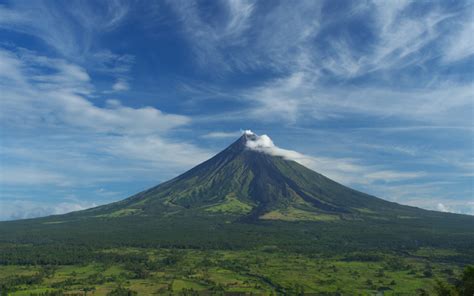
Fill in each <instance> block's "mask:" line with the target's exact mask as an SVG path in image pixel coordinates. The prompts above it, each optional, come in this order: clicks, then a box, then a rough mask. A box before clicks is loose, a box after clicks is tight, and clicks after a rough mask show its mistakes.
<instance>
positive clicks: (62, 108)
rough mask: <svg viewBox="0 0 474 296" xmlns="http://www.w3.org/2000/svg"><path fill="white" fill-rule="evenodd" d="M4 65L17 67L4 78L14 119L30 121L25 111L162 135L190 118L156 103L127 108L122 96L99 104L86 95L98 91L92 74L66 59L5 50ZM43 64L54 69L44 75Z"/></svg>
mask: <svg viewBox="0 0 474 296" xmlns="http://www.w3.org/2000/svg"><path fill="white" fill-rule="evenodd" d="M0 65H4V67H5V68H12V67H13V68H14V71H12V72H9V73H5V74H4V78H6V79H5V80H3V81H0V85H2V88H3V93H2V101H1V102H0V104H1V106H2V110H1V111H0V116H1V117H2V118H3V119H4V120H5V121H7V122H10V123H12V122H15V121H16V122H18V121H21V122H25V120H24V118H21V117H22V116H23V115H22V114H25V115H27V116H29V117H30V118H32V117H33V116H34V118H32V120H36V121H38V120H44V119H45V118H46V119H47V120H48V121H49V122H51V123H54V124H68V125H70V126H72V127H77V128H88V129H90V130H91V131H95V132H114V133H119V134H127V133H138V134H147V133H162V132H164V131H166V130H169V129H172V128H175V127H178V126H181V125H184V124H187V123H189V121H190V119H189V118H188V117H186V116H182V115H175V114H166V113H163V112H162V111H160V110H158V109H156V108H154V107H142V108H131V107H127V106H123V105H122V104H121V103H120V102H119V101H116V100H108V101H107V105H106V106H105V107H98V106H96V105H94V104H93V103H92V102H91V101H89V100H88V99H87V98H86V97H85V95H91V94H92V92H93V87H92V85H91V83H90V77H89V75H88V74H87V72H86V71H85V70H84V69H83V68H81V67H79V66H77V65H74V64H70V63H68V62H66V61H64V60H59V59H50V58H47V57H44V56H35V55H34V54H33V53H30V52H26V53H24V54H20V56H18V57H17V56H16V55H15V54H14V53H12V52H9V51H6V50H0ZM39 67H42V68H44V67H47V68H48V69H49V70H50V71H51V73H49V74H42V73H40V71H39V70H38V69H39ZM12 81H14V83H12ZM19 116H20V117H19ZM35 124H37V122H36V123H35Z"/></svg>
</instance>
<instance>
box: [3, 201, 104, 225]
mask: <svg viewBox="0 0 474 296" xmlns="http://www.w3.org/2000/svg"><path fill="white" fill-rule="evenodd" d="M96 206H97V204H95V203H86V202H79V203H78V202H59V203H56V204H54V203H46V202H44V203H41V202H35V201H30V200H14V201H8V202H2V203H1V207H0V221H5V220H17V219H29V218H36V217H43V216H49V215H60V214H65V213H69V212H73V211H80V210H85V209H87V208H92V207H96Z"/></svg>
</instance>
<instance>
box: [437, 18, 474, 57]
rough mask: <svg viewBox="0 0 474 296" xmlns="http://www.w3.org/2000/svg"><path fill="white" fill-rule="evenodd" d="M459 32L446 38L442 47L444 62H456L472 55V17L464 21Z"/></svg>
mask: <svg viewBox="0 0 474 296" xmlns="http://www.w3.org/2000/svg"><path fill="white" fill-rule="evenodd" d="M460 27H461V28H460V29H459V31H458V32H457V33H456V34H454V35H452V36H449V37H448V38H447V41H446V44H445V45H444V46H445V48H444V56H443V58H444V60H445V62H456V61H459V60H462V59H465V58H467V57H469V56H472V55H473V54H474V37H472V32H474V20H473V18H472V16H471V17H470V18H469V19H467V20H464V21H463V22H462V25H461V26H460Z"/></svg>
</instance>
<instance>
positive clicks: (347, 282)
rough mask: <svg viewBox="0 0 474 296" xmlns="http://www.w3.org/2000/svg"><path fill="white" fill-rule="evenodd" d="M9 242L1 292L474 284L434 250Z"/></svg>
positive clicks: (358, 289)
mask: <svg viewBox="0 0 474 296" xmlns="http://www.w3.org/2000/svg"><path fill="white" fill-rule="evenodd" d="M10 247H11V246H3V248H6V249H7V254H8V255H7V256H3V258H2V260H3V261H2V265H1V266H0V286H1V290H2V293H3V294H1V295H7V293H8V295H88V294H89V295H92V294H94V295H137V294H138V295H151V294H169V293H171V294H183V295H193V293H198V292H201V293H203V292H206V293H208V294H209V293H210V294H223V293H224V292H240V293H254V294H267V295H270V294H293V295H298V294H302V293H325V294H324V295H353V294H358V293H360V294H363V295H370V294H375V293H377V292H380V291H384V292H385V295H403V294H404V295H432V294H435V293H437V291H444V290H448V291H450V292H449V293H453V294H445V295H458V294H454V293H457V291H458V290H456V289H461V288H463V289H471V290H468V291H472V281H473V272H472V271H473V270H474V269H473V268H472V267H471V268H470V269H468V270H469V272H467V273H466V272H465V273H464V274H463V273H462V267H461V265H459V264H456V263H453V262H456V258H458V255H460V254H456V253H455V252H453V251H449V250H434V249H420V250H418V251H415V252H410V253H403V254H400V253H391V252H372V253H370V254H367V253H359V252H353V253H349V254H347V255H345V256H340V255H339V256H327V255H323V254H318V253H314V254H307V255H303V254H296V253H288V252H281V251H280V250H279V249H278V248H277V247H275V246H266V247H262V248H260V249H258V250H239V251H230V250H212V251H210V250H208V251H203V250H190V249H140V248H113V249H100V250H92V249H75V248H73V249H70V250H68V249H67V248H62V249H61V248H57V249H54V248H50V249H49V250H55V252H56V254H57V255H58V256H54V255H51V253H47V252H42V251H41V249H40V250H37V249H35V248H34V247H33V246H30V245H24V246H21V247H22V249H23V250H24V251H27V250H28V249H29V251H28V254H34V255H30V256H27V258H25V257H23V255H22V254H24V253H22V252H20V253H15V252H13V251H12V249H11V248H10ZM51 247H52V246H51ZM45 250H46V249H45ZM62 252H64V253H62ZM62 255H64V256H62ZM36 257H39V261H38V260H36V259H35V258H36ZM53 258H54V260H55V261H54V262H52V261H51V260H52V259H53ZM463 281H464V282H463ZM464 283H465V284H464ZM469 285H470V286H469ZM443 289H444V290H443ZM440 295H442V294H440ZM443 295H444V294H443ZM459 295H470V294H462V293H459Z"/></svg>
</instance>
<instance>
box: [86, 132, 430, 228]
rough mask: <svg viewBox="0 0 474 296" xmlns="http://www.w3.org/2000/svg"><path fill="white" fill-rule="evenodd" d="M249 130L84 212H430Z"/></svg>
mask: <svg viewBox="0 0 474 296" xmlns="http://www.w3.org/2000/svg"><path fill="white" fill-rule="evenodd" d="M252 137H256V136H255V135H252V134H244V135H243V136H242V137H241V138H239V139H238V140H237V141H236V142H235V143H233V144H232V145H231V146H229V147H228V148H227V149H225V150H224V151H222V152H221V153H219V154H217V155H216V156H214V157H213V158H211V159H209V160H208V161H206V162H204V163H202V164H200V165H198V166H196V167H195V168H193V169H191V170H189V171H188V172H186V173H184V174H182V175H180V176H178V177H177V178H175V179H173V180H171V181H168V182H165V183H163V184H161V185H159V186H157V187H154V188H151V189H149V190H147V191H145V192H141V193H139V194H137V195H135V196H132V197H130V198H128V199H126V200H124V201H121V202H118V203H114V204H111V205H107V206H103V207H98V208H95V209H92V210H88V211H84V212H81V214H87V215H92V216H101V217H122V216H126V215H139V216H154V215H157V216H159V215H169V214H171V213H176V212H179V211H194V212H198V213H199V214H200V215H214V214H216V213H222V214H229V215H231V216H239V221H257V220H261V219H276V220H292V221H294V220H337V219H347V220H351V219H364V218H368V217H370V218H377V217H378V218H387V217H397V216H406V217H412V218H415V217H417V216H419V215H427V214H428V212H427V211H423V210H420V209H417V208H413V207H407V206H401V205H399V204H396V203H391V202H388V201H385V200H382V199H379V198H376V197H373V196H370V195H367V194H364V193H361V192H358V191H355V190H352V189H350V188H348V187H345V186H343V185H341V184H338V183H336V182H334V181H332V180H330V179H328V178H326V177H324V176H323V175H321V174H318V173H316V172H314V171H312V170H310V169H308V168H306V167H304V166H302V165H300V164H299V163H297V162H294V161H290V160H286V159H284V158H282V157H280V156H272V155H269V154H267V153H263V152H260V151H257V150H253V149H250V148H248V147H247V145H246V143H247V141H251V140H252Z"/></svg>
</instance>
